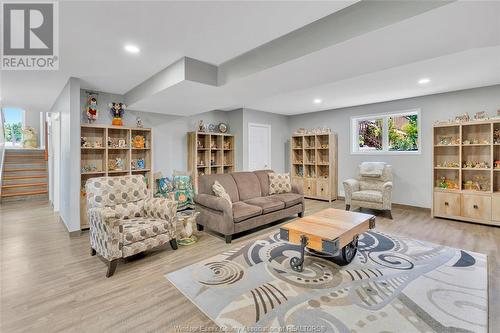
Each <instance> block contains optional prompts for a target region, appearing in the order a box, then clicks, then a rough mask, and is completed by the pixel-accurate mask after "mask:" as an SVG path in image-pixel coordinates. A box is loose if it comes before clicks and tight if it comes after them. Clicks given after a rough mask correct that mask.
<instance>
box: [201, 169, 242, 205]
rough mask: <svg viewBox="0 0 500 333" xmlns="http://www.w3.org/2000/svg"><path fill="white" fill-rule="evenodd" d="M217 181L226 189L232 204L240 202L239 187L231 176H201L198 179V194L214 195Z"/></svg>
mask: <svg viewBox="0 0 500 333" xmlns="http://www.w3.org/2000/svg"><path fill="white" fill-rule="evenodd" d="M216 180H217V181H218V182H219V183H220V184H221V185H222V186H223V187H224V189H225V190H226V192H227V194H229V197H231V201H232V202H237V201H240V196H239V194H238V187H237V186H236V182H235V181H234V178H233V176H231V175H230V174H222V175H220V174H219V175H205V176H200V177H199V178H198V193H200V194H210V195H214V191H213V190H212V186H213V185H214V183H215V181H216Z"/></svg>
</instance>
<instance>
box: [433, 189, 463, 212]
mask: <svg viewBox="0 0 500 333" xmlns="http://www.w3.org/2000/svg"><path fill="white" fill-rule="evenodd" d="M434 215H437V216H460V194H458V193H446V192H435V193H434Z"/></svg>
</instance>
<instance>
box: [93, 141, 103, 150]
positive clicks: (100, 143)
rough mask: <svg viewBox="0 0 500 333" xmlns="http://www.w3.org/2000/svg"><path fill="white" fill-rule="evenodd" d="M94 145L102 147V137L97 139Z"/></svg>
mask: <svg viewBox="0 0 500 333" xmlns="http://www.w3.org/2000/svg"><path fill="white" fill-rule="evenodd" d="M94 147H95V148H102V141H101V139H96V140H95V142H94Z"/></svg>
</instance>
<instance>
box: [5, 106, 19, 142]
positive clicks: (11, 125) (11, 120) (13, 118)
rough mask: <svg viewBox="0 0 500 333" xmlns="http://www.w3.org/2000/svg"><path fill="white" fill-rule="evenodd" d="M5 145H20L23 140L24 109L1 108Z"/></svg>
mask: <svg viewBox="0 0 500 333" xmlns="http://www.w3.org/2000/svg"><path fill="white" fill-rule="evenodd" d="M2 113H3V121H4V124H3V126H4V128H3V129H4V138H5V145H6V146H7V147H9V146H20V145H21V143H22V140H23V127H24V110H21V109H13V108H5V109H2Z"/></svg>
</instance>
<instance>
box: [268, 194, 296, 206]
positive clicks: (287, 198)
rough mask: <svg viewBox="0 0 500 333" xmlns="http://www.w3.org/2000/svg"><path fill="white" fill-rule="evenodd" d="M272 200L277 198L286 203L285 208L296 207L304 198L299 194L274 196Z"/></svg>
mask: <svg viewBox="0 0 500 333" xmlns="http://www.w3.org/2000/svg"><path fill="white" fill-rule="evenodd" d="M270 198H276V199H279V200H281V201H283V202H284V203H285V208H288V207H292V206H295V205H297V204H299V203H301V202H302V200H303V196H302V195H300V194H297V193H281V194H273V195H271V196H270Z"/></svg>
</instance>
